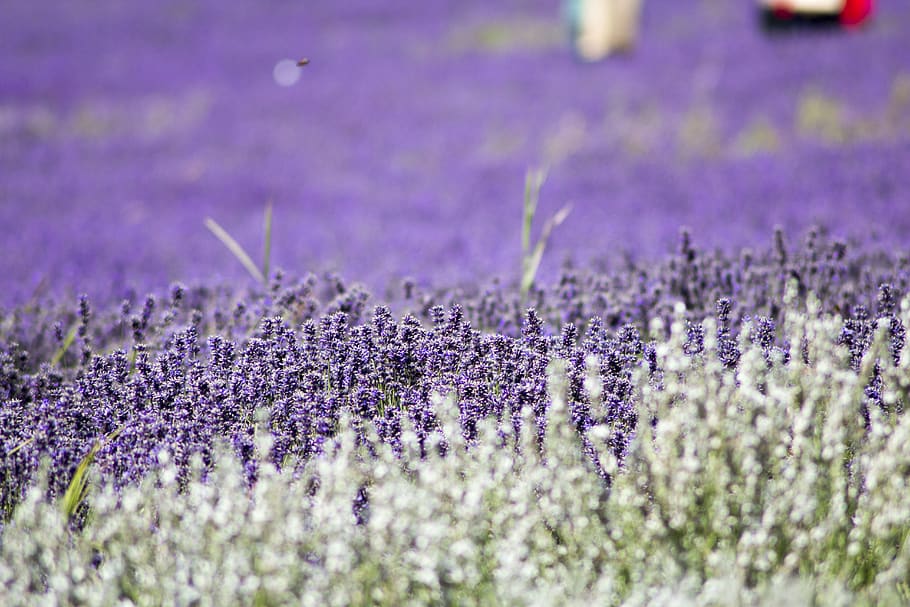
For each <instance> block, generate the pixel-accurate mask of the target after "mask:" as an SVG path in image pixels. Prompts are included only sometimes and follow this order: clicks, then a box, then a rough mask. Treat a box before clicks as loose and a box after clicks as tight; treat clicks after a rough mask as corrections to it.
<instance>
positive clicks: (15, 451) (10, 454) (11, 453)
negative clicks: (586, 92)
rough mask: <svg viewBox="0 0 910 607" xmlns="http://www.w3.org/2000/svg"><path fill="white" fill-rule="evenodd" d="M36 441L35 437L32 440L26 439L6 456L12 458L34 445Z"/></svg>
mask: <svg viewBox="0 0 910 607" xmlns="http://www.w3.org/2000/svg"><path fill="white" fill-rule="evenodd" d="M34 440H35V437H34V436H33V437H31V438H27V439H25V440H24V441H22V442H21V443H19V444H18V445H16V446H15V447H13V448H12V449H10V451H9V453H7V454H6V456H7V457H12V456H13V455H15V454H16V453H17V452H18V451H19V450H21V449H24V448H25V447H28V446H29V445H30V444H31V443H32V441H34Z"/></svg>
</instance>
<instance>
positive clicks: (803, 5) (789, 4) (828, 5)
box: [759, 0, 846, 15]
mask: <svg viewBox="0 0 910 607" xmlns="http://www.w3.org/2000/svg"><path fill="white" fill-rule="evenodd" d="M759 4H761V5H762V6H764V7H765V8H769V9H775V8H785V9H787V10H790V11H793V12H794V13H800V14H805V15H839V14H840V13H841V11H843V10H844V5H845V4H846V0H759Z"/></svg>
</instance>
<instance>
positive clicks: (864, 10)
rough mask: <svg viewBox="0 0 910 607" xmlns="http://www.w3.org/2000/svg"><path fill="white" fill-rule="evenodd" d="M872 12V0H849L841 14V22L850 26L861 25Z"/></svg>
mask: <svg viewBox="0 0 910 607" xmlns="http://www.w3.org/2000/svg"><path fill="white" fill-rule="evenodd" d="M871 13H872V0H847V2H846V4H844V10H843V11H841V14H840V22H841V23H842V24H844V25H848V26H853V25H859V24H860V23H862V22H863V21H865V20H866V18H868V17H869V15H870V14H871Z"/></svg>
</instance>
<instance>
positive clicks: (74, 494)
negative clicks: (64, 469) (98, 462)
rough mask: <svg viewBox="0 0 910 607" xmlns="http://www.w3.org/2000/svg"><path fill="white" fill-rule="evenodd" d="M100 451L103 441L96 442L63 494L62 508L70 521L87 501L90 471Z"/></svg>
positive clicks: (77, 468)
mask: <svg viewBox="0 0 910 607" xmlns="http://www.w3.org/2000/svg"><path fill="white" fill-rule="evenodd" d="M99 449H101V441H95V444H94V445H92V448H91V449H90V450H89V452H88V453H87V454H86V455H85V457H83V458H82V461H80V462H79V465H78V466H76V472H75V473H73V478H72V480H70V484H69V486H67V488H66V493H64V494H63V502H62V504H61V506H62V508H63V513H64V514H65V515H66V518H67V519H68V520H70V519H72V518H73V516H75V514H76V511H77V510H78V509H79V506H80V505H81V504H82V502H83V501H84V500H85V496H86V494H87V493H88V470H89V467H90V466H91V465H92V462H94V461H95V454H96V453H98V450H99Z"/></svg>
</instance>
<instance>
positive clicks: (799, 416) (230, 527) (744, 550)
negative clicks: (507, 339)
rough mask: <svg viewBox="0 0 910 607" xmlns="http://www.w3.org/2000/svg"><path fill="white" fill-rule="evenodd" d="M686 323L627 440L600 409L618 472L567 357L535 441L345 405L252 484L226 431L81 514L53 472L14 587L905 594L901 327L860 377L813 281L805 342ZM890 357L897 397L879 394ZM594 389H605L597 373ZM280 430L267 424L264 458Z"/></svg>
mask: <svg viewBox="0 0 910 607" xmlns="http://www.w3.org/2000/svg"><path fill="white" fill-rule="evenodd" d="M907 316H908V315H907V306H906V304H905V306H904V310H903V322H904V324H905V325H906V324H907V322H908V320H910V319H908V317H907ZM677 318H678V320H677V321H675V322H674V323H673V325H672V327H670V338H669V339H668V340H666V341H665V342H664V343H663V344H659V345H658V348H657V350H658V351H657V354H658V359H659V361H660V364H661V368H662V369H663V376H662V378H661V379H660V381H656V380H655V378H654V377H649V375H648V374H647V373H645V372H644V371H641V372H639V373H637V374H636V375H635V376H634V378H633V380H634V388H635V398H636V402H638V406H639V415H638V426H637V428H636V432H635V438H634V440H633V441H632V444H631V449H630V451H629V453H628V455H627V456H626V457H625V458H624V460H623V461H622V462H619V461H617V460H616V458H615V456H614V454H613V452H612V451H611V450H610V449H608V448H606V446H605V445H606V442H605V436H604V435H603V430H602V429H601V427H595V428H594V429H592V430H590V431H589V432H588V433H587V436H585V437H584V438H585V439H586V440H587V441H588V444H589V445H593V447H594V450H595V451H597V456H598V458H599V460H600V462H601V464H602V465H603V466H604V468H605V469H606V470H607V472H608V474H609V482H606V481H605V479H604V478H603V477H602V476H601V475H598V474H597V472H596V470H595V466H593V465H592V463H591V456H590V450H587V451H586V450H585V449H584V448H583V441H582V439H581V437H580V435H579V434H578V432H577V431H576V429H575V428H574V427H573V425H572V423H571V422H570V416H569V410H568V407H567V405H566V402H567V401H566V398H565V391H566V390H567V385H568V382H567V379H566V374H565V367H564V366H563V365H561V364H559V363H557V364H553V365H551V372H550V380H549V396H550V406H549V408H548V410H547V416H546V424H545V431H544V433H543V441H540V440H539V436H538V433H537V430H538V426H537V423H538V421H537V420H535V417H534V415H533V414H532V413H531V412H530V411H529V410H525V411H524V412H523V413H524V418H523V423H522V424H521V433H520V435H519V436H511V435H510V434H509V433H508V432H503V430H502V426H497V425H496V424H495V423H494V422H493V420H488V422H486V423H482V424H481V425H480V427H479V429H478V436H477V437H476V438H473V439H472V440H470V441H466V439H465V438H463V432H462V429H461V428H460V427H459V421H458V414H457V404H456V403H455V402H454V400H453V398H451V397H450V398H447V399H443V398H440V399H439V400H438V401H437V402H436V409H437V411H438V413H439V417H440V423H441V428H442V431H441V432H438V433H436V434H433V435H432V436H430V437H429V438H428V440H427V442H426V444H424V448H423V453H422V452H421V448H420V444H419V441H418V438H417V435H416V433H415V432H414V429H413V428H412V427H409V426H408V425H407V424H408V419H407V416H404V418H403V419H404V428H403V432H402V441H401V443H402V450H401V453H400V454H398V453H394V452H393V450H392V448H391V447H390V446H389V445H388V444H387V443H385V442H383V441H381V440H379V438H378V437H376V436H375V432H374V431H373V430H372V429H370V428H366V429H365V432H360V433H358V432H357V431H355V429H354V428H352V426H353V425H356V424H357V423H358V422H357V421H355V420H352V419H351V418H350V417H345V418H342V420H341V423H340V424H339V426H340V430H339V432H338V433H337V435H336V436H335V439H334V440H333V441H330V444H328V445H327V447H326V449H325V453H324V454H323V455H322V456H319V457H314V458H312V459H310V460H309V461H307V462H306V463H305V464H304V465H303V466H301V467H298V468H297V469H296V470H292V469H291V467H287V469H286V470H284V471H282V472H279V471H278V470H277V469H276V468H275V467H274V466H273V465H272V464H270V463H268V460H267V459H266V458H264V457H263V458H261V460H260V463H259V467H258V470H257V473H256V474H257V480H256V481H255V483H253V484H252V485H251V484H250V483H248V475H247V471H245V470H244V468H243V466H242V465H241V463H240V462H239V460H237V459H235V458H234V457H233V456H231V455H230V454H229V453H228V450H227V449H224V448H223V449H222V450H221V451H219V452H218V454H217V457H215V462H216V463H215V465H214V466H213V467H212V469H210V470H206V469H204V466H203V465H202V462H201V461H197V462H196V465H195V467H194V470H195V472H194V473H193V474H191V475H190V478H188V479H185V478H183V477H182V476H181V475H180V474H179V473H178V468H177V467H176V466H175V465H174V462H173V461H172V458H171V456H170V455H169V454H167V453H162V454H160V455H159V463H160V466H159V468H158V469H157V470H156V471H155V472H153V473H152V474H150V475H149V476H148V477H146V478H145V480H144V481H142V482H141V483H140V484H133V485H127V486H125V487H123V488H120V489H118V490H115V489H114V488H113V487H112V486H111V485H106V484H105V485H102V486H98V487H94V488H93V489H92V490H91V491H90V493H89V496H88V498H87V499H88V502H87V504H88V508H89V510H88V514H87V516H86V518H85V521H84V522H83V523H80V524H78V525H76V524H74V523H73V522H72V521H70V520H68V518H67V515H66V513H65V512H64V511H63V510H62V509H61V506H60V504H59V502H58V501H48V500H47V499H46V492H45V490H44V485H45V484H46V481H42V480H39V481H38V482H37V484H35V485H34V486H33V488H32V489H31V490H30V491H29V493H28V495H27V496H26V497H25V499H24V500H23V501H22V502H21V503H19V504H18V506H17V507H16V509H15V512H14V513H13V517H12V519H11V521H10V522H9V523H8V524H7V525H6V526H5V528H4V529H3V530H2V535H0V541H2V545H0V604H2V605H5V606H9V607H13V606H17V605H199V606H203V605H219V606H220V605H263V606H264V605H286V604H301V605H314V606H315V605H338V606H348V605H510V606H511V605H557V604H558V605H717V606H722V605H731V606H732V605H812V604H816V605H864V604H867V605H872V604H875V605H879V604H884V605H891V604H893V605H900V604H906V602H907V601H910V591H908V590H910V589H908V585H907V580H908V578H910V541H908V534H910V500H908V499H907V483H908V480H907V479H908V477H910V448H908V445H910V418H908V416H906V415H902V414H901V411H902V408H903V407H904V406H905V405H906V403H907V402H908V401H907V387H908V385H910V373H908V370H910V360H908V356H907V354H906V353H904V355H903V356H902V357H901V358H900V359H899V360H898V361H896V362H895V361H894V360H892V357H890V356H888V351H887V341H886V331H885V327H884V325H883V326H882V327H880V330H879V332H878V333H877V335H876V338H875V340H874V342H873V344H872V346H871V348H869V351H868V353H867V354H866V355H865V357H864V358H863V359H862V361H861V364H860V367H859V372H858V373H857V372H856V370H855V369H854V368H853V367H852V366H851V360H850V357H849V353H848V352H847V350H846V349H845V348H843V347H842V346H839V345H837V341H838V335H839V332H840V331H841V329H842V327H843V320H841V319H839V318H838V317H834V316H823V315H821V314H820V313H819V310H818V308H817V305H816V304H815V303H813V301H812V300H811V298H810V302H809V304H808V309H807V310H806V311H805V312H804V313H795V312H790V313H788V315H787V318H786V320H785V322H784V324H783V326H782V333H783V335H784V336H786V338H787V342H788V343H789V344H790V346H789V352H786V351H784V350H779V351H776V352H774V353H772V354H771V355H770V356H769V355H768V354H767V351H766V350H763V349H762V348H761V347H760V346H759V345H756V344H754V343H753V342H752V340H750V331H751V326H750V325H749V323H746V325H745V327H744V329H743V330H742V332H741V334H740V336H739V341H738V348H739V350H740V352H741V356H740V358H739V361H738V364H737V365H736V366H735V368H727V367H725V365H724V364H723V363H722V361H721V358H720V357H719V356H717V352H716V350H717V348H718V340H717V339H716V338H715V337H714V336H715V335H716V334H717V332H716V326H715V325H713V324H712V322H713V321H711V320H710V319H709V320H708V321H706V323H705V331H704V334H705V335H706V338H705V340H704V350H703V351H702V352H700V353H698V355H691V354H690V353H687V352H686V348H685V342H686V327H685V324H684V322H683V315H682V310H678V314H677ZM661 332H662V327H660V326H659V323H658V324H656V325H655V326H653V327H652V328H651V333H652V334H654V335H658V334H661ZM785 357H788V360H786V361H785V360H784V358H785ZM876 374H877V375H878V376H879V378H880V379H881V386H882V401H883V402H884V403H886V404H888V405H889V406H888V407H879V406H872V405H869V403H868V402H867V400H868V398H867V396H866V392H865V389H866V387H867V385H868V384H869V382H870V381H871V379H872V378H873V376H874V375H876ZM586 390H587V391H588V393H589V394H590V395H591V398H592V400H593V401H594V405H595V406H596V405H597V404H598V403H597V400H598V399H599V398H600V387H599V386H598V385H597V382H596V381H593V379H591V378H589V381H588V382H586ZM862 411H867V413H868V421H867V420H866V418H865V417H864V416H863V415H862V414H861V412H862ZM505 426H508V424H506V425H505ZM363 435H366V436H367V437H371V438H368V439H367V440H366V441H361V440H358V438H357V437H358V436H363ZM270 440H271V439H270V438H269V436H268V433H267V432H260V436H259V439H258V443H257V445H256V450H257V452H258V453H260V454H263V453H268V451H269V449H270V446H271V445H270Z"/></svg>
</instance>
